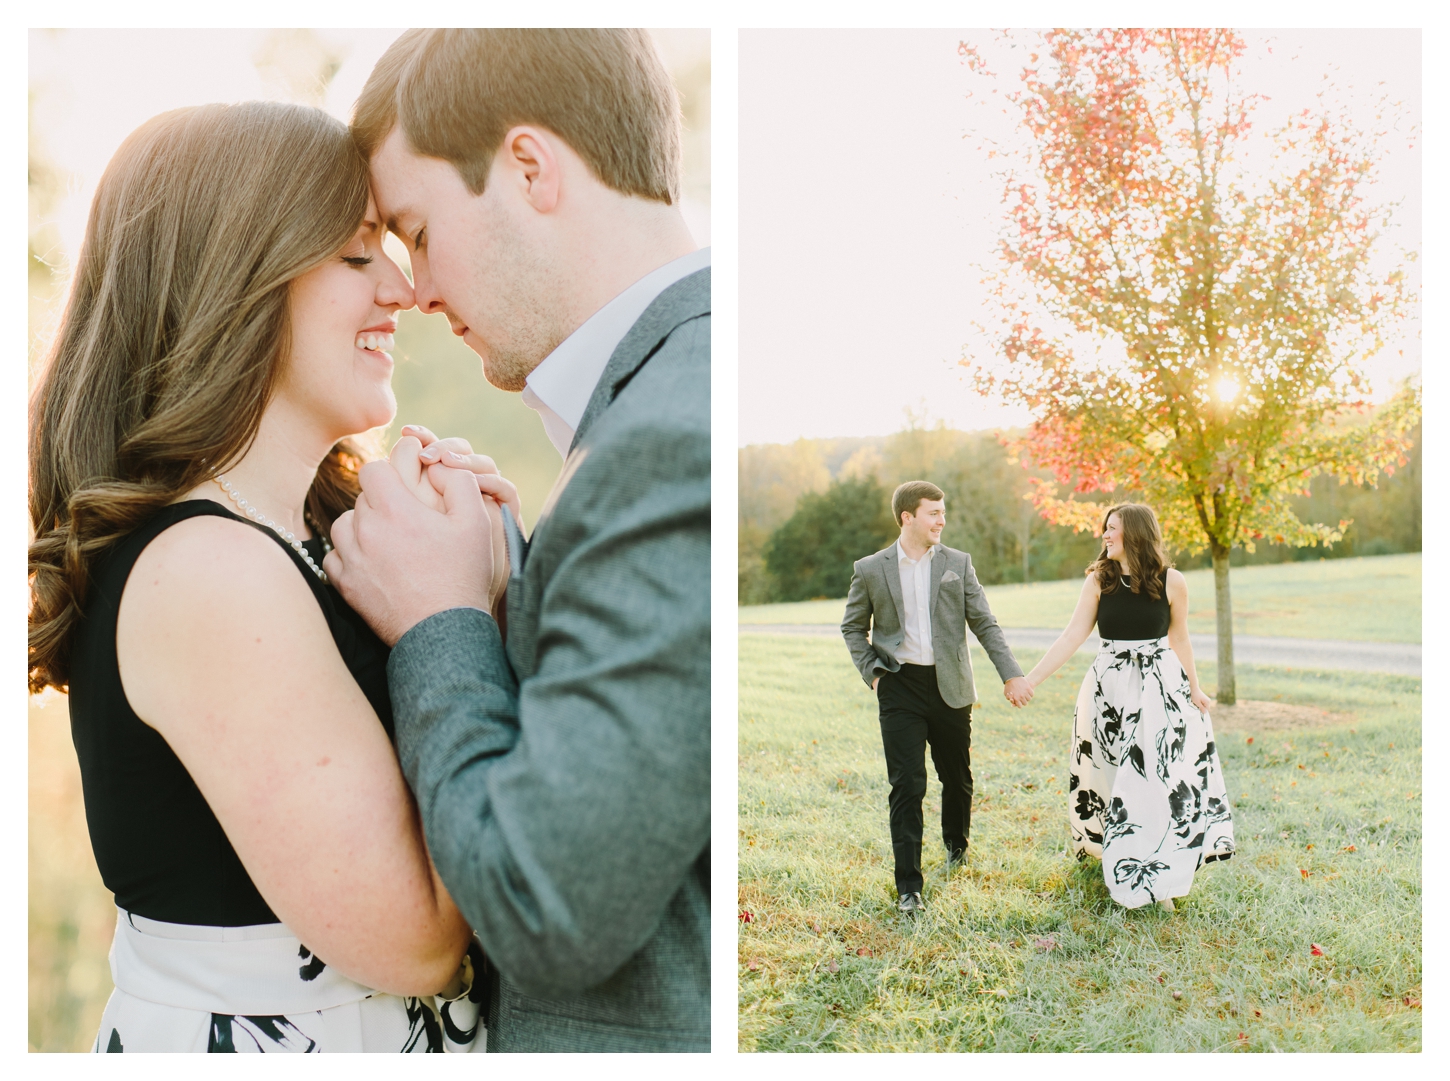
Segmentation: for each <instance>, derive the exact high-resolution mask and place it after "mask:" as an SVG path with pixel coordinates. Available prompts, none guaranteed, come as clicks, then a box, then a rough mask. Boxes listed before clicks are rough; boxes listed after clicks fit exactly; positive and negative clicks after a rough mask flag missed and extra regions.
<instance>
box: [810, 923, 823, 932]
mask: <svg viewBox="0 0 1450 1081" xmlns="http://www.w3.org/2000/svg"><path fill="white" fill-rule="evenodd" d="M811 930H812V931H814V932H815V933H816V934H820V933H821V925H820V924H819V923H816V922H815V921H814V920H812V921H811Z"/></svg>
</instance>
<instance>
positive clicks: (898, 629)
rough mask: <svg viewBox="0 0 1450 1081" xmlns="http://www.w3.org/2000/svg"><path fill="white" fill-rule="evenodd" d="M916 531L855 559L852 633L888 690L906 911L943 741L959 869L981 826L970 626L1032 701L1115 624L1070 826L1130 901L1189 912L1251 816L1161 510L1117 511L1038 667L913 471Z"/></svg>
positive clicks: (898, 503) (887, 729) (1093, 674)
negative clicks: (1234, 787)
mask: <svg viewBox="0 0 1450 1081" xmlns="http://www.w3.org/2000/svg"><path fill="white" fill-rule="evenodd" d="M891 510H892V514H893V516H894V518H895V520H896V522H897V524H898V525H899V526H900V529H901V536H900V538H899V539H898V540H897V541H896V543H894V544H892V545H891V546H890V547H889V548H886V549H884V550H883V551H880V552H877V553H876V554H874V555H870V556H867V557H866V558H864V559H860V560H858V561H857V562H856V564H855V573H854V574H853V576H852V579H851V590H850V593H849V595H848V596H847V599H846V614H845V618H844V619H843V620H842V623H841V633H842V635H843V636H844V637H845V639H846V645H847V647H848V648H849V649H850V651H851V659H852V661H853V662H854V663H855V665H856V668H857V670H858V671H859V672H860V673H861V677H862V678H863V679H864V680H865V681H866V684H867V685H868V686H869V687H871V688H872V689H873V690H874V691H875V692H876V695H877V700H878V703H879V707H880V721H881V743H882V747H883V749H884V750H885V754H886V775H887V779H888V780H889V782H890V784H891V794H890V823H891V847H892V853H893V856H894V858H895V865H896V892H897V898H898V900H897V907H898V909H899V910H900V911H901V912H902V913H903V914H904V915H907V916H914V915H915V914H916V913H917V912H919V911H920V910H921V909H922V908H923V907H924V902H923V900H922V887H923V885H924V880H923V878H922V870H921V844H922V832H923V820H922V799H923V798H924V797H925V795H926V784H927V773H926V761H925V754H926V750H927V748H928V747H929V748H930V749H931V758H932V763H933V765H934V766H935V767H936V773H937V777H938V779H939V780H940V781H941V784H942V804H941V809H942V840H943V841H944V842H945V844H946V851H947V861H948V868H949V869H951V868H953V867H955V866H956V865H958V864H959V863H961V862H962V861H963V860H965V859H966V855H967V845H968V838H969V835H970V832H971V821H972V765H971V722H972V706H973V704H974V703H975V702H976V701H977V697H976V690H975V686H974V683H973V679H972V663H971V657H970V655H969V652H968V647H967V639H966V629H967V628H968V627H970V628H971V630H972V634H973V635H974V636H975V637H976V638H977V641H978V642H980V643H981V645H982V648H983V649H984V650H985V651H986V653H987V656H988V657H989V658H990V659H991V661H992V664H993V666H994V667H995V668H996V670H997V674H998V675H999V676H1000V677H1001V678H1002V681H1003V684H1004V686H1003V693H1004V694H1005V695H1006V697H1007V699H1008V701H1010V702H1011V703H1012V704H1013V705H1014V706H1017V707H1022V706H1025V705H1027V703H1028V702H1029V701H1031V699H1032V696H1033V690H1034V689H1035V688H1036V687H1038V686H1040V685H1041V684H1042V682H1043V681H1044V680H1046V679H1047V678H1048V677H1049V676H1051V675H1052V674H1053V673H1054V672H1056V671H1057V670H1058V669H1059V668H1060V667H1061V666H1062V664H1063V662H1065V661H1066V660H1067V659H1068V658H1069V657H1070V656H1072V655H1073V654H1074V653H1075V652H1077V649H1078V647H1079V646H1081V645H1082V644H1083V643H1084V642H1085V641H1087V638H1088V635H1089V634H1090V633H1091V632H1092V630H1093V626H1094V624H1096V625H1097V628H1098V633H1099V637H1100V639H1101V647H1100V649H1099V651H1098V654H1097V657H1096V658H1095V659H1094V661H1093V663H1092V665H1091V666H1090V667H1089V669H1088V671H1087V674H1086V676H1085V677H1084V678H1083V682H1082V686H1081V689H1080V690H1079V692H1078V696H1077V705H1076V709H1075V710H1074V715H1073V722H1072V747H1071V751H1070V758H1069V778H1068V789H1067V794H1068V822H1069V826H1070V830H1071V836H1072V846H1073V850H1074V852H1075V853H1076V855H1077V858H1078V859H1084V858H1086V857H1088V856H1092V857H1095V858H1097V859H1100V860H1101V861H1102V869H1103V877H1104V880H1105V882H1106V884H1107V888H1108V892H1109V893H1110V894H1111V896H1112V898H1113V900H1115V901H1116V902H1117V903H1118V904H1120V905H1123V906H1124V907H1126V908H1140V907H1142V906H1144V905H1148V904H1153V903H1157V904H1159V905H1161V906H1162V907H1164V908H1166V909H1169V910H1171V909H1172V908H1173V898H1175V897H1183V896H1185V895H1186V894H1187V893H1188V892H1189V890H1190V889H1191V888H1192V886H1193V876H1194V873H1195V871H1197V870H1198V868H1199V867H1201V866H1202V865H1203V864H1205V863H1208V862H1211V861H1214V860H1223V859H1228V858H1229V857H1230V856H1232V855H1233V851H1234V841H1233V815H1232V812H1231V810H1230V808H1229V804H1228V796H1227V794H1226V792H1225V789H1224V781H1223V771H1222V769H1221V768H1220V766H1219V761H1218V754H1217V753H1216V751H1215V749H1214V742H1213V727H1212V724H1211V722H1210V720H1209V716H1208V710H1209V707H1210V705H1211V704H1212V703H1211V702H1210V700H1209V698H1208V696H1207V695H1205V694H1204V693H1203V690H1202V689H1201V688H1200V687H1199V685H1198V674H1197V672H1196V670H1195V668H1194V664H1193V648H1192V646H1191V644H1190V642H1189V637H1188V584H1187V582H1186V581H1185V579H1184V577H1183V575H1182V574H1181V573H1179V572H1178V571H1176V570H1174V569H1173V568H1171V567H1170V566H1169V565H1168V559H1167V555H1166V553H1165V551H1164V548H1163V536H1162V532H1161V530H1160V529H1159V526H1158V520H1157V518H1156V516H1155V515H1154V514H1153V511H1152V509H1151V508H1149V507H1147V506H1144V505H1142V504H1136V503H1127V504H1120V505H1118V506H1115V507H1111V508H1109V509H1108V511H1107V513H1106V514H1105V515H1104V518H1103V530H1102V538H1103V547H1102V550H1101V552H1100V553H1099V555H1098V558H1097V559H1096V560H1095V561H1094V562H1093V564H1092V565H1091V566H1089V567H1088V569H1087V577H1086V580H1085V581H1084V583H1083V588H1082V592H1081V594H1080V595H1079V597H1078V602H1077V607H1076V609H1075V610H1074V612H1073V615H1072V620H1071V622H1069V623H1068V625H1067V628H1066V629H1065V630H1064V631H1063V632H1062V634H1061V635H1059V636H1058V638H1057V640H1056V641H1055V642H1054V643H1053V644H1052V646H1051V648H1049V649H1048V651H1047V653H1046V654H1045V655H1044V656H1043V658H1042V659H1041V660H1040V661H1039V662H1038V663H1037V665H1036V666H1035V667H1034V668H1033V669H1032V671H1031V672H1029V673H1027V674H1026V675H1025V676H1024V675H1023V674H1022V668H1021V666H1020V665H1018V663H1017V660H1016V658H1015V657H1013V655H1012V651H1011V649H1010V648H1008V646H1007V641H1006V638H1005V636H1004V635H1003V633H1002V628H1001V627H999V626H998V625H997V620H996V619H995V618H994V617H993V615H992V610H991V608H990V607H989V606H988V604H987V598H986V595H985V593H984V592H983V590H982V587H981V585H980V584H979V583H978V582H977V576H976V574H975V572H974V571H973V570H972V559H971V556H969V555H968V554H967V553H966V552H959V551H957V550H955V549H953V548H947V547H945V546H943V545H942V543H941V534H942V529H943V527H944V526H945V525H946V497H945V495H944V493H943V492H942V490H941V489H940V488H938V487H937V486H936V485H934V484H931V483H929V482H927V481H908V482H907V483H905V484H902V485H900V486H899V487H898V488H897V489H896V491H895V492H894V493H893V495H892V498H891Z"/></svg>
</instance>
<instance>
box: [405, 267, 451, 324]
mask: <svg viewBox="0 0 1450 1081" xmlns="http://www.w3.org/2000/svg"><path fill="white" fill-rule="evenodd" d="M413 298H414V299H415V300H416V301H417V304H418V310H419V311H420V312H422V313H423V314H424V315H437V314H439V313H440V312H442V311H443V308H444V304H443V297H442V296H440V295H439V293H438V290H437V289H435V288H434V287H433V277H432V275H430V274H429V273H428V263H427V260H424V259H419V258H416V257H414V259H413Z"/></svg>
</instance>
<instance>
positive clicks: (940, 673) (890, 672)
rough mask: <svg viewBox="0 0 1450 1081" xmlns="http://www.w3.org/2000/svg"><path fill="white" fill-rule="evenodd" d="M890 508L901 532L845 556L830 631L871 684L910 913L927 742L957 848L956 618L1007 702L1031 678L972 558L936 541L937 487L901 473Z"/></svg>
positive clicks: (962, 702)
mask: <svg viewBox="0 0 1450 1081" xmlns="http://www.w3.org/2000/svg"><path fill="white" fill-rule="evenodd" d="M891 510H892V513H893V514H895V516H896V524H897V525H898V526H899V527H900V528H901V536H900V537H899V538H898V539H897V541H896V542H895V543H894V544H892V545H891V546H890V547H889V548H886V549H883V550H882V551H880V552H877V553H876V554H875V555H870V556H867V557H865V558H864V559H859V560H857V561H856V564H855V573H854V574H853V576H852V578H851V591H850V593H849V594H848V596H847V597H846V616H845V619H843V620H842V622H841V634H842V636H844V637H845V639H846V646H847V648H849V649H850V651H851V659H852V661H853V662H855V665H856V668H857V670H858V671H859V672H860V673H861V678H862V679H864V680H865V681H866V685H867V686H868V687H870V688H871V689H872V690H873V691H876V692H877V702H878V708H879V710H880V720H881V744H882V748H883V749H884V751H885V753H886V776H887V779H888V780H889V781H890V782H891V795H890V822H891V849H892V853H893V855H894V857H895V863H896V892H897V908H898V909H899V910H900V912H901V913H902V914H903V915H904V916H914V915H915V914H916V913H917V912H919V911H920V910H921V909H922V907H923V905H924V902H923V901H922V896H921V894H922V887H923V885H924V879H923V877H922V872H921V839H922V832H923V825H924V824H923V819H922V813H921V802H922V799H923V798H924V797H925V796H926V783H927V777H926V749H927V747H930V748H931V760H932V763H933V765H934V766H935V767H936V773H937V778H938V779H939V780H940V781H941V784H942V810H941V822H942V841H943V842H944V843H945V844H946V849H947V861H948V866H949V867H950V866H953V865H955V864H957V863H959V862H960V861H961V860H963V859H965V858H966V854H967V841H968V837H969V834H970V832H971V826H972V759H971V740H972V705H973V703H975V702H976V701H977V697H976V689H975V687H974V685H973V682H972V661H971V656H970V654H969V652H968V649H967V638H966V629H967V627H968V626H970V627H971V629H972V633H973V634H974V635H976V637H977V641H979V642H980V643H981V644H982V648H983V649H985V650H986V651H987V656H988V657H990V658H991V660H992V664H993V665H994V666H995V667H996V669H997V674H998V675H999V676H1001V677H1002V681H1003V684H1004V686H1003V693H1004V694H1005V695H1006V697H1007V700H1008V701H1009V702H1011V703H1012V704H1013V705H1014V706H1022V705H1026V703H1027V702H1028V700H1030V699H1031V697H1032V688H1031V687H1030V686H1029V685H1028V683H1027V680H1026V679H1025V678H1024V677H1023V675H1022V668H1021V666H1019V665H1018V663H1017V660H1016V658H1015V657H1013V656H1012V651H1011V650H1010V649H1009V648H1008V647H1007V641H1006V638H1005V637H1004V636H1003V634H1002V628H1001V627H999V626H997V620H996V619H995V618H994V617H993V616H992V610H991V608H989V607H988V606H987V598H986V595H985V594H984V593H983V591H982V587H981V586H980V585H979V584H978V583H977V575H976V573H975V572H974V571H973V570H972V557H971V556H969V555H967V553H966V552H959V551H957V550H956V549H954V548H947V547H944V546H943V545H942V543H941V534H942V530H943V529H944V528H945V526H946V495H945V494H944V493H943V492H942V490H941V489H940V488H938V487H937V486H936V485H935V484H932V483H931V482H930V481H924V480H912V481H907V482H906V483H905V484H902V485H899V486H898V487H897V489H896V491H895V492H893V493H892V496H891ZM868 632H869V633H868Z"/></svg>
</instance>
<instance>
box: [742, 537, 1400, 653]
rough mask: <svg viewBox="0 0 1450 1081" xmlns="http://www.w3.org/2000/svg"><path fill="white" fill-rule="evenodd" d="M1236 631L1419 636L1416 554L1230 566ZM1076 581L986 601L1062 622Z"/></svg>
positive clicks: (837, 606)
mask: <svg viewBox="0 0 1450 1081" xmlns="http://www.w3.org/2000/svg"><path fill="white" fill-rule="evenodd" d="M1186 577H1187V579H1188V612H1189V614H1188V625H1189V628H1190V629H1191V630H1194V631H1203V632H1206V633H1212V632H1213V630H1214V609H1213V571H1211V570H1196V571H1189V572H1188V573H1187V575H1186ZM1229 581H1230V588H1231V589H1232V591H1233V608H1234V632H1235V633H1236V634H1256V635H1278V636H1282V637H1286V638H1346V639H1354V640H1360V641H1369V642H1418V641H1419V640H1420V556H1419V554H1418V553H1415V554H1412V555H1392V556H1365V557H1362V558H1358V559H1325V560H1319V561H1317V562H1313V563H1308V562H1306V563H1274V564H1267V565H1260V566H1255V567H1235V568H1234V569H1233V571H1232V573H1231V575H1230V579H1229ZM1081 589H1082V581H1081V580H1080V579H1076V580H1073V579H1069V580H1067V581H1062V582H1033V583H1031V584H1029V585H1025V586H1024V585H1004V586H990V587H988V588H987V600H988V602H989V603H990V604H991V606H992V613H993V614H994V615H995V616H996V617H997V620H998V622H1000V623H1001V624H1003V625H1004V626H1016V627H1063V626H1066V625H1067V621H1068V619H1069V618H1071V616H1072V609H1073V606H1074V605H1075V604H1076V603H1077V596H1078V592H1079V591H1080V590H1081ZM844 605H845V602H844V600H832V601H803V602H801V603H799V604H759V605H748V606H744V607H742V608H741V609H740V622H741V623H840V622H841V614H842V612H843V611H844Z"/></svg>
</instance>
